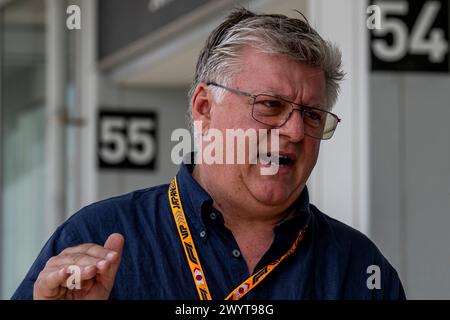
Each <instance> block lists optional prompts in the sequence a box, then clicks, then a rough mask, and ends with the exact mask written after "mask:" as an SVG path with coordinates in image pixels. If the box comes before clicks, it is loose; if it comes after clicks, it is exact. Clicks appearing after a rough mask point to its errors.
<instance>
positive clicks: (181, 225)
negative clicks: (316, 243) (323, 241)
mask: <svg viewBox="0 0 450 320" xmlns="http://www.w3.org/2000/svg"><path fill="white" fill-rule="evenodd" d="M168 196H169V203H170V208H171V209H172V214H173V218H174V220H175V224H176V225H177V230H178V235H179V236H180V240H181V244H182V245H183V248H184V253H185V255H186V259H187V261H188V263H189V268H190V269H191V273H192V278H193V279H194V283H195V286H196V288H197V293H198V295H199V297H200V300H212V297H211V293H210V292H209V289H208V285H207V283H206V278H205V275H204V273H203V269H202V266H201V264H200V259H199V256H198V254H197V250H196V248H195V245H194V240H193V239H192V236H191V231H190V230H189V226H188V223H187V220H186V216H185V214H184V210H183V206H182V204H181V199H180V194H179V191H178V184H177V179H176V177H174V178H173V179H172V182H171V183H170V186H169V191H168ZM307 227H308V225H306V226H305V227H304V228H303V229H302V230H300V232H299V233H298V235H297V239H295V241H294V243H293V244H292V246H291V248H290V249H289V250H288V251H287V252H286V253H285V254H284V255H283V256H282V257H281V258H280V259H277V260H275V261H274V262H272V263H269V264H268V265H267V266H265V267H264V268H261V269H260V270H259V271H258V272H256V273H254V274H253V275H251V276H250V277H249V278H248V279H246V280H245V281H244V282H242V283H241V284H240V285H239V286H237V287H236V288H235V289H234V290H233V291H231V293H230V294H229V295H228V296H227V297H226V298H225V300H239V299H241V298H242V297H243V296H245V295H246V294H247V293H249V292H250V291H251V290H252V289H253V288H254V287H256V286H257V285H258V284H259V283H260V282H261V281H263V280H264V279H265V278H266V277H267V276H268V275H269V273H271V272H272V271H273V269H275V268H276V267H277V266H278V265H279V264H280V263H281V261H283V260H284V259H286V258H287V257H289V256H290V255H291V254H292V253H294V251H295V250H296V249H297V247H298V246H299V244H300V241H301V240H302V238H303V236H304V234H305V231H306V228H307Z"/></svg>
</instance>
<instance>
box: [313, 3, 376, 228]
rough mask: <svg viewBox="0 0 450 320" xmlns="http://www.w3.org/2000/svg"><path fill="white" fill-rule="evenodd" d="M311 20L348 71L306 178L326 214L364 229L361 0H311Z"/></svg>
mask: <svg viewBox="0 0 450 320" xmlns="http://www.w3.org/2000/svg"><path fill="white" fill-rule="evenodd" d="M308 8H309V18H310V22H311V24H312V26H313V27H314V28H315V29H316V30H317V31H318V32H319V33H320V34H321V35H322V36H323V37H324V38H325V39H327V40H330V41H331V42H333V43H335V44H336V45H337V46H338V47H339V48H340V49H341V51H342V57H343V67H344V70H345V71H346V73H347V75H346V77H345V80H344V81H343V83H342V88H341V89H342V90H341V94H340V95H339V98H338V102H337V104H336V105H335V107H334V109H333V110H334V112H335V113H336V114H337V115H338V116H339V117H340V118H342V122H341V123H340V124H339V125H338V128H337V130H336V133H335V135H334V137H333V138H332V139H331V140H329V141H323V142H322V144H321V151H320V155H319V160H318V163H317V165H316V168H315V169H314V171H313V174H312V176H311V179H310V181H309V184H308V185H309V187H310V193H311V201H312V202H313V203H315V204H316V205H317V206H318V207H319V209H321V210H322V211H324V212H325V213H326V214H328V215H330V216H332V217H334V218H336V219H338V220H340V221H342V222H344V223H347V224H349V225H351V226H353V227H355V228H357V229H359V230H360V231H362V232H364V233H366V234H368V232H369V227H368V218H369V198H368V195H369V148H368V140H369V138H368V134H369V121H368V110H369V109H368V101H367V90H368V88H367V85H368V73H367V70H368V67H367V58H366V57H367V55H366V50H367V45H366V43H367V30H366V27H365V10H366V5H365V2H364V1H360V0H339V1H335V0H310V1H309V2H308Z"/></svg>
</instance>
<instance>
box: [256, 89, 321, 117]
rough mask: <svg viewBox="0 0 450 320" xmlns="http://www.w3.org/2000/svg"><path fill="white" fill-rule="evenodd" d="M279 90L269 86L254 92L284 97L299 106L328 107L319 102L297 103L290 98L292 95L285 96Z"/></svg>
mask: <svg viewBox="0 0 450 320" xmlns="http://www.w3.org/2000/svg"><path fill="white" fill-rule="evenodd" d="M280 91H281V90H276V89H273V88H271V87H269V88H268V89H266V90H265V91H261V92H260V93H256V94H266V95H269V96H273V97H275V98H281V99H284V100H286V101H289V102H292V103H294V104H296V105H301V106H305V107H311V108H317V109H321V110H326V111H328V109H327V107H326V105H325V104H320V103H319V104H299V103H296V102H294V101H293V100H294V99H292V96H285V95H283V94H279V92H280Z"/></svg>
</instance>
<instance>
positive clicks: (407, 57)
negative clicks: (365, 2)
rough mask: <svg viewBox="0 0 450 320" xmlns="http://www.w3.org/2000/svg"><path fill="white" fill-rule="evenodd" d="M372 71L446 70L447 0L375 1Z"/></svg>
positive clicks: (372, 2) (447, 39)
mask: <svg viewBox="0 0 450 320" xmlns="http://www.w3.org/2000/svg"><path fill="white" fill-rule="evenodd" d="M371 4H372V6H371V7H369V8H374V9H377V10H375V11H378V12H377V14H378V18H379V19H380V23H379V28H371V37H370V40H371V41H370V42H371V43H370V50H371V58H372V70H399V71H431V72H448V71H449V7H448V0H409V1H407V0H376V1H371Z"/></svg>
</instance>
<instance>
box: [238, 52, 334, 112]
mask: <svg viewBox="0 0 450 320" xmlns="http://www.w3.org/2000/svg"><path fill="white" fill-rule="evenodd" d="M233 82H234V83H233V85H234V86H235V87H237V88H238V89H241V90H247V91H251V92H253V93H263V92H264V93H268V94H276V95H279V96H282V97H285V98H288V99H292V100H295V101H297V100H299V99H300V100H301V102H302V103H304V104H307V103H309V104H311V103H313V104H318V105H325V104H326V81H325V74H324V72H323V70H321V69H320V68H319V67H316V66H312V65H308V64H306V63H303V62H299V61H296V60H294V59H292V58H290V57H288V56H286V55H275V54H267V53H262V52H260V51H258V50H257V49H255V48H252V47H244V48H243V49H242V51H241V65H240V66H239V68H238V72H237V73H236V74H235V76H234V79H233ZM305 100H308V101H305Z"/></svg>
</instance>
